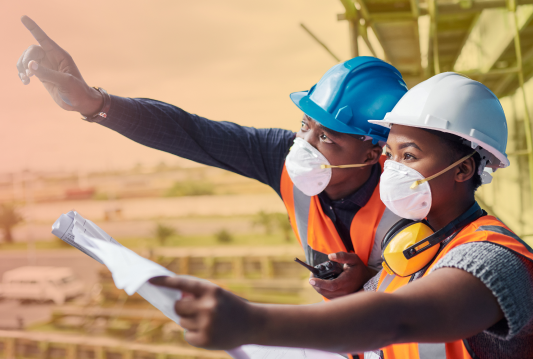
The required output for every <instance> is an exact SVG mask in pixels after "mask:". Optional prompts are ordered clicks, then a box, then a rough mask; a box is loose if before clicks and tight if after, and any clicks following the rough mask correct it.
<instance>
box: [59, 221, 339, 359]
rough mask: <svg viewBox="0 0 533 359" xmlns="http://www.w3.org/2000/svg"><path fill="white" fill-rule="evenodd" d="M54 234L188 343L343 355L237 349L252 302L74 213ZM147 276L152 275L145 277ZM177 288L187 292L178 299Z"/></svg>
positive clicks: (247, 330) (273, 358)
mask: <svg viewBox="0 0 533 359" xmlns="http://www.w3.org/2000/svg"><path fill="white" fill-rule="evenodd" d="M52 233H53V234H54V235H56V236H57V237H59V238H60V239H62V240H63V241H65V242H67V243H68V244H70V245H72V246H74V247H76V248H78V249H79V250H80V251H82V252H84V253H85V254H87V255H88V256H90V257H92V258H94V259H95V260H97V261H99V262H100V263H102V264H104V265H105V266H107V268H108V269H109V270H110V271H111V274H112V276H113V280H114V282H115V285H116V286H117V288H119V289H124V290H125V291H126V293H128V294H129V295H132V294H133V293H135V292H137V293H138V294H140V295H141V296H142V297H143V298H144V299H146V300H147V301H148V302H150V303H151V304H152V305H153V306H154V307H156V308H157V309H159V310H160V311H161V312H163V314H165V315H166V316H167V317H168V318H170V319H171V320H173V321H174V322H176V323H178V324H180V325H181V326H183V327H184V328H186V329H188V332H187V334H186V339H187V340H188V341H189V343H191V344H192V345H196V346H201V347H208V348H234V349H231V350H228V351H227V352H228V354H230V355H231V356H232V357H233V358H235V359H255V358H257V359H304V358H305V359H319V358H321V359H342V358H343V357H342V356H340V355H338V354H333V353H328V352H322V351H318V350H311V349H300V348H280V347H267V346H259V345H245V346H242V347H238V345H239V343H246V342H250V340H251V338H250V336H251V334H252V333H253V331H254V324H257V323H251V322H250V318H249V306H250V305H249V304H248V303H246V302H244V301H243V300H242V299H241V298H239V297H237V296H235V295H233V294H232V293H230V292H227V291H224V290H222V289H221V288H220V287H218V286H216V285H214V284H212V283H210V282H208V281H205V280H200V279H197V278H193V277H189V276H176V274H175V273H173V272H171V271H169V270H168V269H166V268H164V267H162V266H160V265H159V264H157V263H154V262H152V261H150V260H148V259H146V258H143V257H141V256H139V255H138V254H137V253H135V252H133V251H132V250H130V249H128V248H126V247H124V246H122V245H121V244H120V243H118V242H117V241H115V240H114V239H113V238H111V237H110V236H109V235H108V234H107V233H105V232H104V231H103V230H102V229H101V228H99V227H98V226H97V225H96V224H94V223H93V222H91V221H89V220H86V219H85V218H83V217H82V216H81V215H80V214H79V213H77V212H74V211H71V212H69V213H67V214H62V215H61V216H60V217H59V219H58V220H57V221H56V222H55V223H54V225H53V226H52ZM155 277H158V278H155ZM151 278H155V279H154V280H152V281H149V280H150V279H151ZM150 282H153V283H154V284H157V285H154V284H152V283H150ZM180 289H181V290H183V291H184V292H187V293H190V295H189V296H185V297H184V298H183V300H180V299H181V298H182V292H181V291H180ZM187 297H189V298H187ZM178 314H179V316H178ZM180 316H181V318H180Z"/></svg>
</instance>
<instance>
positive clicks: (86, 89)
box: [17, 16, 103, 115]
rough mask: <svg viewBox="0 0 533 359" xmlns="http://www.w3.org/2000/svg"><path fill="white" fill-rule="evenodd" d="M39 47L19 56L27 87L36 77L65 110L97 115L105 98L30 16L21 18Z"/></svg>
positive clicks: (27, 50)
mask: <svg viewBox="0 0 533 359" xmlns="http://www.w3.org/2000/svg"><path fill="white" fill-rule="evenodd" d="M21 21H22V23H23V24H24V26H25V27H26V28H27V29H28V30H29V31H30V32H31V34H32V35H33V37H34V38H35V40H37V42H38V43H39V45H31V46H30V47H28V48H27V49H26V50H25V51H24V52H23V53H22V56H20V58H19V60H18V62H17V70H18V72H19V77H20V80H21V81H22V83H23V84H24V85H28V84H29V83H30V77H32V76H33V75H35V76H36V77H37V78H38V79H39V80H40V81H41V82H42V83H43V85H44V87H45V88H46V90H47V91H48V92H49V93H50V95H51V96H52V98H53V99H54V101H55V102H56V103H57V104H58V105H59V106H60V107H61V108H63V109H65V110H68V111H77V112H80V113H82V114H84V115H91V114H94V113H96V112H97V111H98V110H99V109H100V108H101V107H102V103H103V98H102V95H101V94H100V93H99V92H98V91H97V90H95V89H93V88H92V87H90V86H89V85H87V83H86V82H85V80H84V79H83V77H82V76H81V73H80V71H79V70H78V67H77V66H76V64H75V63H74V60H73V59H72V57H71V56H70V55H69V54H68V53H67V52H66V51H65V50H63V49H62V48H61V47H59V45H58V44H56V43H55V42H54V41H53V40H52V39H50V38H49V37H48V35H46V33H45V32H44V31H43V30H42V29H41V28H40V27H39V26H38V25H37V24H36V23H35V21H33V20H32V19H30V18H29V17H27V16H23V17H22V19H21Z"/></svg>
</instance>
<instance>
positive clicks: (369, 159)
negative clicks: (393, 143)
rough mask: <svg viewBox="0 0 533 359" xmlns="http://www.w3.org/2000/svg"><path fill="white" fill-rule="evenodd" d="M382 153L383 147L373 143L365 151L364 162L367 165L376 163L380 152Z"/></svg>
mask: <svg viewBox="0 0 533 359" xmlns="http://www.w3.org/2000/svg"><path fill="white" fill-rule="evenodd" d="M382 153H383V148H382V147H381V146H379V145H373V146H372V147H370V148H369V149H368V150H367V151H366V160H365V163H366V164H368V165H373V164H376V163H378V161H379V158H380V157H381V154H382Z"/></svg>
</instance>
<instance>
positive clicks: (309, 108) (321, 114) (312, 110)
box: [290, 91, 387, 141]
mask: <svg viewBox="0 0 533 359" xmlns="http://www.w3.org/2000/svg"><path fill="white" fill-rule="evenodd" d="M308 93H309V91H300V92H293V93H291V94H290V97H291V100H292V102H294V104H295V105H296V106H297V107H298V108H299V109H300V110H302V112H303V113H305V114H306V115H307V116H309V117H311V118H312V119H313V120H315V121H317V122H318V123H320V124H321V125H322V126H324V127H326V128H328V129H330V130H333V131H337V132H340V133H347V134H351V135H364V136H371V137H373V138H374V139H376V140H378V141H387V137H386V136H380V135H377V134H375V133H372V134H369V133H367V131H364V130H363V129H360V128H354V127H350V126H348V125H345V124H343V123H342V122H340V121H338V120H337V119H335V118H334V117H333V116H332V115H331V114H329V113H328V112H326V111H325V110H324V109H323V108H322V107H320V106H318V105H317V104H316V103H315V102H313V101H312V100H311V99H310V98H309V96H308Z"/></svg>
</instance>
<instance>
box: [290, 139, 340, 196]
mask: <svg viewBox="0 0 533 359" xmlns="http://www.w3.org/2000/svg"><path fill="white" fill-rule="evenodd" d="M323 165H329V161H328V160H327V158H326V157H324V155H323V154H322V153H320V151H319V150H317V149H316V148H314V147H313V146H311V145H310V144H309V142H307V141H305V140H303V139H301V138H299V137H296V138H295V139H294V145H292V147H291V150H290V152H289V154H288V155H287V158H286V159H285V167H286V168H287V172H288V174H289V177H290V178H291V180H292V183H294V185H295V186H296V187H297V188H298V189H299V190H300V191H302V192H303V193H304V194H306V195H307V196H315V195H317V194H319V193H320V192H322V191H323V190H324V189H325V188H326V187H327V185H328V183H329V181H330V180H331V168H330V167H326V166H324V168H323V167H322V166H323Z"/></svg>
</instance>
